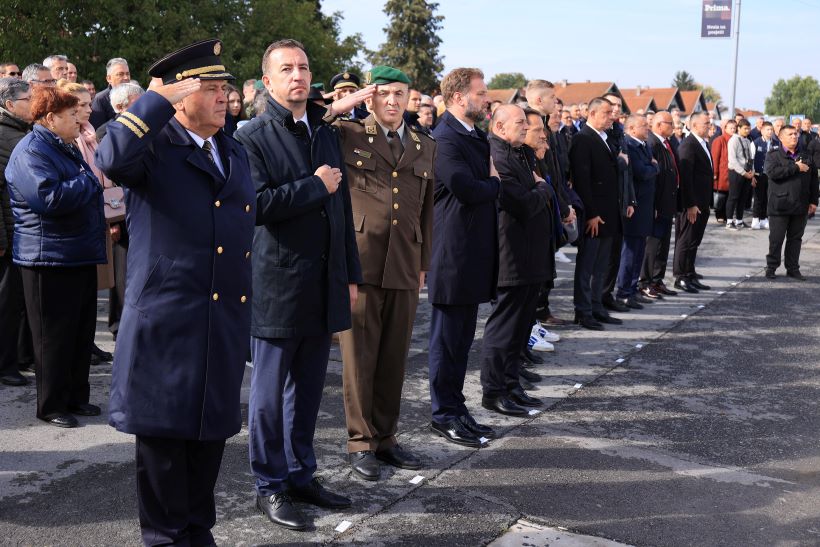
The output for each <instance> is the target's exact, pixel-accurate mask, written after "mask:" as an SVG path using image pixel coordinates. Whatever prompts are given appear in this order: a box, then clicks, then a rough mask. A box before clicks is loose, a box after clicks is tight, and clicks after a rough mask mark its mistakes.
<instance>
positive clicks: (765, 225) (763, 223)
mask: <svg viewBox="0 0 820 547" xmlns="http://www.w3.org/2000/svg"><path fill="white" fill-rule="evenodd" d="M760 227H761V228H763V229H764V230H768V229H769V219H768V218H764V219H763V220H761V221H760Z"/></svg>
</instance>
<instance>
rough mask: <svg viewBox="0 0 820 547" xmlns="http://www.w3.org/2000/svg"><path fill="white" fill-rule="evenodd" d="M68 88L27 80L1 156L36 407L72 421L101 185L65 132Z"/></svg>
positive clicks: (100, 241)
mask: <svg viewBox="0 0 820 547" xmlns="http://www.w3.org/2000/svg"><path fill="white" fill-rule="evenodd" d="M77 103H78V99H77V97H76V96H74V95H71V94H70V93H66V92H63V91H60V90H58V89H55V88H47V87H38V88H35V89H34V91H33V93H32V97H31V114H32V118H33V119H34V120H35V124H34V130H33V131H32V132H31V133H29V134H28V135H26V136H25V137H24V138H23V139H22V140H21V141H20V143H19V144H18V145H17V147H16V148H15V149H14V151H13V152H12V154H11V158H10V159H9V163H8V166H7V167H6V180H7V181H8V185H9V191H10V195H11V206H12V210H13V212H14V218H15V224H14V246H13V259H14V263H15V264H17V265H18V266H19V267H20V270H21V275H22V279H23V291H24V293H25V299H26V309H27V311H28V317H29V324H30V326H31V334H32V339H33V341H34V366H35V372H36V374H37V417H38V418H40V419H41V420H44V421H47V422H49V423H51V424H52V425H56V426H59V427H76V426H77V425H78V422H77V419H76V418H75V417H74V416H73V415H74V414H76V415H80V416H96V415H98V414H99V413H100V408H99V407H98V406H95V405H91V404H88V398H89V391H90V387H89V383H88V370H89V364H90V361H91V346H92V345H93V343H94V326H95V322H96V316H97V309H96V308H97V306H96V303H97V300H96V298H97V273H96V265H97V264H102V263H104V262H105V260H106V257H105V231H104V230H105V216H104V213H103V197H102V186H101V185H100V183H99V181H98V180H97V178H96V177H95V176H94V173H93V172H92V170H91V167H90V166H89V165H88V164H87V163H86V162H85V161H84V160H83V158H82V155H81V154H80V151H79V150H78V149H77V148H76V146H74V145H72V144H68V143H71V142H73V141H74V140H75V139H77V137H78V136H79V133H80V123H79V120H78V118H77Z"/></svg>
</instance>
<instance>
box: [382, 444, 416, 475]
mask: <svg viewBox="0 0 820 547" xmlns="http://www.w3.org/2000/svg"><path fill="white" fill-rule="evenodd" d="M376 457H377V458H378V459H380V460H381V461H383V462H384V463H386V464H389V465H392V466H393V467H398V468H399V469H421V460H420V459H418V457H416V456H415V455H414V454H411V453H410V452H408V451H407V450H405V449H403V448H402V447H401V446H399V445H395V446H392V447H390V448H388V449H387V450H379V451H377V452H376Z"/></svg>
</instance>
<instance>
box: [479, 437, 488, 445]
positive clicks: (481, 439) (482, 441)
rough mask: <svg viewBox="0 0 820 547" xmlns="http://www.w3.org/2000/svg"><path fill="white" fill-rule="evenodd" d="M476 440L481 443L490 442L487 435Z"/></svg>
mask: <svg viewBox="0 0 820 547" xmlns="http://www.w3.org/2000/svg"><path fill="white" fill-rule="evenodd" d="M478 442H480V443H481V444H486V443H488V442H490V439H488V438H487V437H480V438H479V439H478Z"/></svg>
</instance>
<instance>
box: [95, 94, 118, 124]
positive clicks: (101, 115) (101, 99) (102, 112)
mask: <svg viewBox="0 0 820 547" xmlns="http://www.w3.org/2000/svg"><path fill="white" fill-rule="evenodd" d="M110 94H111V86H108V87H107V88H105V89H103V90H102V91H100V92H99V93H97V94H96V95H94V100H93V101H91V116H90V117H89V118H88V121H89V122H91V125H93V126H94V128H95V129H96V128H98V127H100V126H101V125H102V124H104V123H105V122H107V121H109V120H113V119H114V118H115V117H116V115H117V113H116V112H114V107H113V106H111V98H110Z"/></svg>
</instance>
